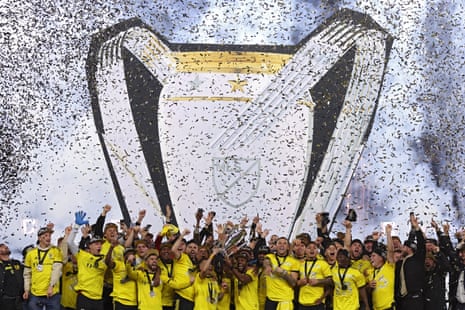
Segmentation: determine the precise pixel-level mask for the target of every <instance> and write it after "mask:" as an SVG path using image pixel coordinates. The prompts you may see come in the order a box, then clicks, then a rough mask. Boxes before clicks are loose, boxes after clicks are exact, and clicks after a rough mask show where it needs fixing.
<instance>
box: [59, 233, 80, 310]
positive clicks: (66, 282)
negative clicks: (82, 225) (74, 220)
mask: <svg viewBox="0 0 465 310" xmlns="http://www.w3.org/2000/svg"><path fill="white" fill-rule="evenodd" d="M72 229H73V227H72V226H71V225H70V226H68V227H66V228H65V235H64V237H63V238H59V239H58V247H59V248H60V250H61V253H62V254H63V268H62V274H61V307H62V309H76V300H77V293H76V291H75V290H74V286H75V285H76V283H77V261H76V256H74V255H72V254H71V252H70V251H69V250H68V237H69V235H70V234H71V231H72Z"/></svg>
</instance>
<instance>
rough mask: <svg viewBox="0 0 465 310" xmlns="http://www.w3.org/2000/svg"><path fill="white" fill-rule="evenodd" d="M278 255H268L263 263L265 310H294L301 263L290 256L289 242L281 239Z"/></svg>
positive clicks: (283, 238) (278, 243)
mask: <svg viewBox="0 0 465 310" xmlns="http://www.w3.org/2000/svg"><path fill="white" fill-rule="evenodd" d="M275 249H276V253H274V254H268V255H266V257H265V261H264V262H263V264H264V267H265V269H264V270H265V271H264V272H265V276H266V302H265V310H275V309H279V310H292V309H293V304H292V302H293V300H294V287H295V285H296V283H297V278H298V276H299V269H300V264H299V261H298V260H296V259H295V258H294V257H292V256H290V255H289V241H288V240H287V239H286V238H285V237H280V238H278V240H277V241H276V247H275Z"/></svg>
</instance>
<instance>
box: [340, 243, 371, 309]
mask: <svg viewBox="0 0 465 310" xmlns="http://www.w3.org/2000/svg"><path fill="white" fill-rule="evenodd" d="M336 259H337V266H336V267H334V268H333V269H332V279H333V285H334V291H333V309H334V310H357V309H359V308H360V300H361V301H362V302H363V304H364V305H365V309H366V310H369V309H370V307H369V304H368V298H367V294H366V290H365V285H366V281H365V277H364V276H363V275H362V274H361V273H360V271H358V270H357V269H355V268H352V267H351V266H350V255H349V251H347V250H346V249H340V250H339V251H338V252H337V256H336Z"/></svg>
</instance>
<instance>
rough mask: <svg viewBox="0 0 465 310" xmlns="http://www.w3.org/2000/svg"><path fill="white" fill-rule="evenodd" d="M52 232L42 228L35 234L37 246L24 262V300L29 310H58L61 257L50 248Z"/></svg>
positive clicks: (57, 249)
mask: <svg viewBox="0 0 465 310" xmlns="http://www.w3.org/2000/svg"><path fill="white" fill-rule="evenodd" d="M52 233H53V230H52V228H51V226H50V227H42V228H40V229H39V231H38V232H37V237H38V245H37V247H36V248H35V249H32V250H30V251H29V252H28V253H27V255H26V258H25V260H24V294H23V298H24V300H28V306H29V309H31V310H39V309H40V310H43V309H44V307H45V309H46V310H49V309H60V294H59V282H60V276H61V270H62V267H63V265H62V264H63V256H62V253H61V251H60V249H59V248H57V247H55V246H52V244H51V238H52Z"/></svg>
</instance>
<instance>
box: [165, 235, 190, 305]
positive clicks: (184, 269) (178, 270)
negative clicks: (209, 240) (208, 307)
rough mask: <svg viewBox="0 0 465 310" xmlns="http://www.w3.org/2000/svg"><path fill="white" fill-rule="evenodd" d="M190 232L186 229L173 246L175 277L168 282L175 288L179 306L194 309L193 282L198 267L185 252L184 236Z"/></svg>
mask: <svg viewBox="0 0 465 310" xmlns="http://www.w3.org/2000/svg"><path fill="white" fill-rule="evenodd" d="M189 234H190V231H189V230H188V229H184V231H182V233H181V234H180V235H179V237H178V239H177V240H176V242H175V243H174V244H173V247H172V248H171V250H172V251H173V254H174V259H173V263H174V266H173V269H174V271H173V277H172V278H171V279H169V281H168V283H167V284H168V285H169V286H171V287H172V288H173V289H174V290H175V292H176V294H177V296H176V297H177V299H178V301H177V302H178V308H179V309H180V310H192V309H194V287H193V286H192V284H193V283H194V280H195V275H196V269H197V268H196V266H195V265H194V263H193V262H192V260H191V259H190V258H189V256H188V255H187V254H186V253H184V250H185V241H184V237H185V236H187V235H189Z"/></svg>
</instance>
